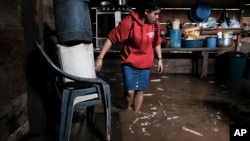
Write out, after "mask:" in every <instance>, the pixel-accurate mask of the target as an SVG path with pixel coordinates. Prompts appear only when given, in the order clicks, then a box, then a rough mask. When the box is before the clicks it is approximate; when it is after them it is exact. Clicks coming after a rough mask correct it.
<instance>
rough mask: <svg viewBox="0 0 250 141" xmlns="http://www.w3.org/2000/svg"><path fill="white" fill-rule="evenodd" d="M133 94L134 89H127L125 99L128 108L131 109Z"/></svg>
mask: <svg viewBox="0 0 250 141" xmlns="http://www.w3.org/2000/svg"><path fill="white" fill-rule="evenodd" d="M134 95H135V91H134V90H128V91H127V94H126V95H125V96H126V100H127V108H128V110H132V109H133V104H134Z"/></svg>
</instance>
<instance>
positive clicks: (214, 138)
mask: <svg viewBox="0 0 250 141" xmlns="http://www.w3.org/2000/svg"><path fill="white" fill-rule="evenodd" d="M104 76H105V75H104ZM106 77H107V76H105V77H104V78H106ZM106 79H107V80H108V81H109V83H110V84H111V87H113V89H112V95H113V100H114V101H113V105H114V107H122V105H121V104H122V103H123V102H122V100H123V99H122V89H120V88H119V87H121V88H122V81H121V80H122V79H121V75H120V74H116V75H109V76H108V77H107V78H106ZM249 84H250V83H249V80H245V81H244V80H243V81H241V82H229V81H220V80H216V79H215V78H210V79H207V80H200V79H199V78H198V77H195V76H191V75H158V74H152V75H151V79H150V87H149V89H148V90H147V91H146V92H145V96H144V103H143V106H142V109H141V112H140V113H139V114H134V113H133V112H132V111H127V110H121V111H120V124H121V133H122V139H123V140H124V141H158V140H161V141H229V126H230V124H235V123H237V124H239V123H241V124H249V123H250V99H249V97H250V88H249V87H250V85H249Z"/></svg>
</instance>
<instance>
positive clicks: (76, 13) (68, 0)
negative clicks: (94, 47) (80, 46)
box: [54, 0, 92, 44]
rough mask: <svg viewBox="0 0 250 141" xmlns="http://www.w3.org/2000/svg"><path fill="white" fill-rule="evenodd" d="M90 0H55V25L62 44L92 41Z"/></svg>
mask: <svg viewBox="0 0 250 141" xmlns="http://www.w3.org/2000/svg"><path fill="white" fill-rule="evenodd" d="M88 5H89V0H54V12H55V25H56V31H57V39H58V42H59V43H60V44H66V43H71V42H92V27H91V20H90V13H89V6H88Z"/></svg>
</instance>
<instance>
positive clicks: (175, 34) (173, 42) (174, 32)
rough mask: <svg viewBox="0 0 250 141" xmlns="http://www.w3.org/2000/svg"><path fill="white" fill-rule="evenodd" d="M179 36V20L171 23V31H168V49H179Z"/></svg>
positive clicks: (180, 33)
mask: <svg viewBox="0 0 250 141" xmlns="http://www.w3.org/2000/svg"><path fill="white" fill-rule="evenodd" d="M181 35H182V30H181V29H180V20H179V19H175V20H174V21H173V22H172V29H170V31H169V39H170V48H180V47H181Z"/></svg>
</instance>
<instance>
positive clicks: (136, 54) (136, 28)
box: [108, 11, 162, 69]
mask: <svg viewBox="0 0 250 141" xmlns="http://www.w3.org/2000/svg"><path fill="white" fill-rule="evenodd" d="M132 18H133V21H132ZM156 23H157V28H158V30H157V33H156V32H155V31H154V29H155V28H154V26H155V25H154V23H152V24H147V23H143V22H142V21H141V20H140V19H139V15H138V13H136V12H134V11H132V12H131V13H130V15H128V16H126V17H124V19H123V20H122V21H121V22H120V23H119V25H118V26H117V27H116V28H114V29H113V30H112V31H111V32H110V33H109V35H108V38H109V39H110V40H111V42H112V43H117V42H123V43H124V46H123V48H122V50H121V59H122V64H128V65H130V66H132V67H135V68H138V69H148V68H151V67H152V66H153V60H154V47H156V45H159V44H161V41H162V39H161V37H160V30H159V29H160V28H159V27H160V24H159V21H158V20H156Z"/></svg>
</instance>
